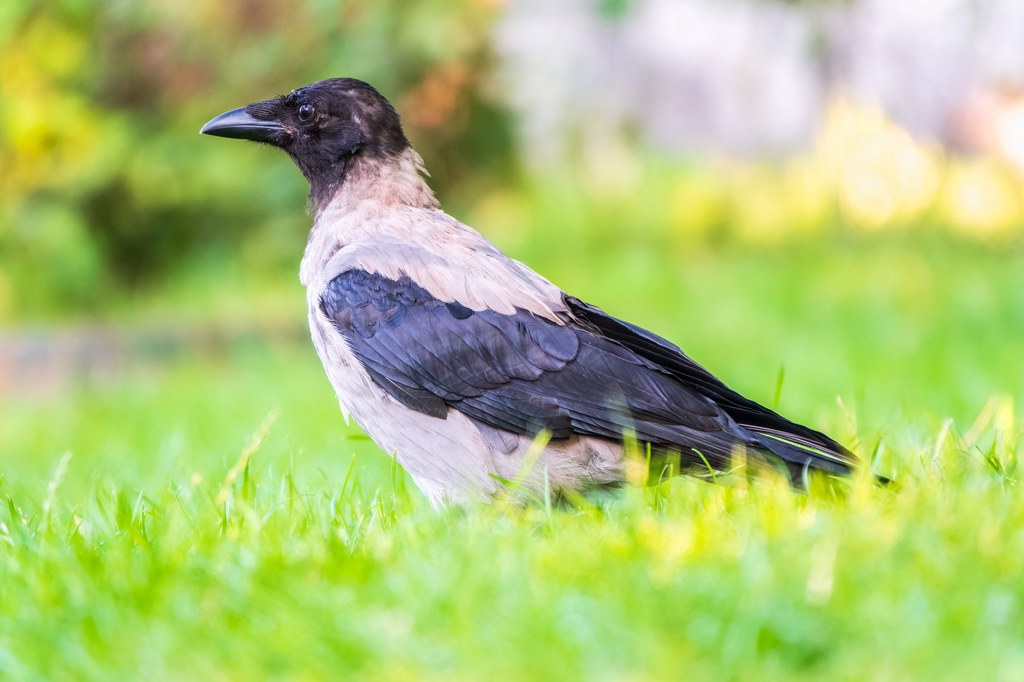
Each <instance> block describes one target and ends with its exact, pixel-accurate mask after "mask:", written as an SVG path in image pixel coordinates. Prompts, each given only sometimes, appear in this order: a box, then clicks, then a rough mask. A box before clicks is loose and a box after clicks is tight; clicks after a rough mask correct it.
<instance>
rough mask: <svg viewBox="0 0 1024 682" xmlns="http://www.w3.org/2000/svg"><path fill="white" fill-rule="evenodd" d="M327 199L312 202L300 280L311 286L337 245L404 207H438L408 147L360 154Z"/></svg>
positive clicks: (365, 235)
mask: <svg viewBox="0 0 1024 682" xmlns="http://www.w3.org/2000/svg"><path fill="white" fill-rule="evenodd" d="M350 164H351V165H350V166H349V168H348V169H347V171H346V173H345V176H344V181H343V182H342V183H341V184H340V186H338V187H337V188H335V189H334V193H333V195H331V196H330V198H329V199H328V200H326V201H316V198H315V197H314V204H313V227H312V229H311V230H310V232H309V241H308V243H307V244H306V251H305V254H304V256H303V259H302V269H301V272H300V279H301V280H302V283H303V284H305V285H306V286H309V284H310V283H311V282H313V281H314V280H315V278H316V274H317V273H319V272H320V271H321V270H322V269H323V267H324V266H325V265H326V264H327V262H328V261H329V260H330V259H331V257H332V256H333V255H334V254H335V253H337V251H338V249H340V248H341V247H343V246H345V245H346V244H349V243H352V242H353V241H356V240H364V239H367V238H368V237H372V232H373V231H374V229H373V228H374V226H375V225H379V226H380V227H386V226H387V221H388V220H389V216H391V217H392V218H393V217H394V215H395V214H397V213H400V212H401V211H402V210H405V209H438V208H440V205H439V204H438V202H437V199H436V198H435V197H434V193H433V191H431V189H430V187H429V186H428V185H427V183H426V181H425V180H424V179H423V176H424V175H425V174H426V170H425V169H424V168H423V159H421V158H420V155H419V154H417V153H416V152H415V151H414V150H413V149H412V148H406V149H405V150H403V151H402V152H400V153H399V154H398V155H397V156H393V157H390V158H387V157H384V158H381V157H359V158H356V159H353V160H352V161H351V162H350Z"/></svg>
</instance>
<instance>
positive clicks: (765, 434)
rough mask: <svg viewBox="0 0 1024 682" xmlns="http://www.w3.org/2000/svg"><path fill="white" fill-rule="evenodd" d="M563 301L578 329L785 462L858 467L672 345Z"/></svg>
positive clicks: (840, 469)
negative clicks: (678, 386)
mask: <svg viewBox="0 0 1024 682" xmlns="http://www.w3.org/2000/svg"><path fill="white" fill-rule="evenodd" d="M563 299H564V301H565V303H566V305H567V306H568V307H569V310H570V311H571V312H572V314H573V316H575V317H576V319H577V320H578V321H579V322H580V323H581V324H583V325H584V326H586V327H588V328H590V329H592V330H593V331H594V332H595V333H598V334H601V335H602V336H604V337H605V338H608V339H611V340H613V341H615V342H616V343H619V344H621V345H623V346H624V347H626V348H629V349H630V350H632V351H633V352H635V353H636V354H637V355H639V356H640V357H642V358H644V359H646V360H648V361H650V362H651V363H652V364H654V365H655V366H657V367H658V368H660V369H661V370H662V371H664V372H665V373H667V374H669V375H670V376H673V377H675V378H676V379H678V380H679V381H681V382H683V383H685V384H687V385H688V386H692V387H693V388H694V389H696V390H697V391H699V392H700V393H701V394H702V395H705V396H707V397H708V398H710V399H711V400H713V401H714V402H715V404H716V405H718V406H719V407H721V408H722V409H723V410H725V412H726V413H727V414H728V415H729V416H730V417H732V418H733V419H734V420H735V421H736V423H738V424H739V425H740V426H743V427H745V428H746V429H749V430H750V431H753V432H754V433H755V434H757V435H758V436H759V439H760V440H761V441H762V443H763V445H764V446H765V447H767V448H768V449H770V450H772V451H773V452H775V453H776V454H778V455H779V456H781V457H782V458H783V459H785V460H786V461H790V462H794V463H804V460H805V459H806V458H807V457H808V455H810V456H811V457H812V461H811V462H810V465H811V466H814V467H817V468H821V469H826V470H829V471H833V472H836V473H848V472H849V469H850V468H851V467H853V466H855V465H856V463H857V456H856V455H854V454H853V453H852V452H850V451H849V450H848V449H846V448H845V447H843V446H842V445H840V444H839V443H837V442H836V441H835V440H833V439H832V438H830V437H828V436H827V435H825V434H824V433H822V432H820V431H815V430H814V429H811V428H808V427H806V426H803V425H802V424H797V423H796V422H792V421H790V420H788V419H786V418H785V417H783V416H782V415H780V414H778V413H776V412H774V411H772V410H770V409H768V408H767V407H765V406H763V405H760V404H758V403H756V402H754V401H753V400H750V399H748V398H744V397H743V396H742V395H740V394H739V393H737V392H736V391H734V390H732V389H731V388H729V387H728V386H726V385H725V384H724V383H722V382H721V381H720V380H719V379H718V378H716V377H715V376H714V375H713V374H711V372H709V371H707V370H706V369H704V368H703V367H701V366H700V365H699V364H697V363H696V362H694V361H693V360H692V359H690V358H689V357H688V356H687V355H686V354H685V353H684V352H683V351H682V349H680V348H679V347H678V346H676V345H675V344H673V343H672V342H670V341H668V340H666V339H664V338H662V337H660V336H658V335H657V334H653V333H651V332H649V331H647V330H646V329H643V328H642V327H638V326H636V325H635V324H630V323H629V322H625V321H623V320H620V319H617V318H615V317H612V316H611V315H609V314H607V313H606V312H604V311H603V310H601V309H600V308H598V307H596V306H592V305H590V304H588V303H584V302H583V301H581V300H579V299H578V298H575V297H573V296H564V297H563Z"/></svg>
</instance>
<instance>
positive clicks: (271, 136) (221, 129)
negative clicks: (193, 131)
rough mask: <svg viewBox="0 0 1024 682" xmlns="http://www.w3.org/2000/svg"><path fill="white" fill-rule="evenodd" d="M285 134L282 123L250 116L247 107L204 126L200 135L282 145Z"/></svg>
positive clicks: (223, 115) (230, 112)
mask: <svg viewBox="0 0 1024 682" xmlns="http://www.w3.org/2000/svg"><path fill="white" fill-rule="evenodd" d="M284 132H285V130H284V126H283V125H281V122H280V121H273V120H271V121H263V120H260V119H258V118H255V117H254V116H252V115H251V114H249V112H247V111H246V110H245V107H239V108H237V109H232V110H231V111H227V112H225V113H223V114H221V115H220V116H218V117H217V118H215V119H213V120H212V121H210V122H209V123H207V124H206V125H204V126H203V128H202V130H200V131H199V134H200V135H215V136H217V137H230V138H233V139H236V140H252V141H254V142H267V143H269V144H275V145H276V144H280V143H281V141H282V139H283V137H284Z"/></svg>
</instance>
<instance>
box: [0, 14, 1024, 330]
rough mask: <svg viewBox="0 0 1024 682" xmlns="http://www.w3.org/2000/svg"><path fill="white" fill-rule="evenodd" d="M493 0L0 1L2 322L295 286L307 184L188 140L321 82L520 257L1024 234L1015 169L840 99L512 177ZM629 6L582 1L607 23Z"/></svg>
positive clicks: (514, 161) (268, 164) (272, 157)
mask: <svg viewBox="0 0 1024 682" xmlns="http://www.w3.org/2000/svg"><path fill="white" fill-rule="evenodd" d="M501 4H502V3H500V2H498V1H497V0H461V1H459V2H447V1H443V0H421V1H418V2H415V3H407V2H401V1H400V0H384V1H379V2H371V1H370V0H352V1H348V2H343V3H334V2H321V1H317V2H310V3H304V4H301V5H293V4H291V3H285V2H283V1H282V0H228V1H227V2H222V3H217V4H214V5H211V4H208V3H200V2H198V1H197V0H184V1H183V2H170V1H169V0H156V1H154V2H148V3H126V2H100V1H99V0H55V1H53V2H49V3H38V2H35V1H33V0H7V1H6V2H5V3H3V6H2V8H0V46H2V48H3V49H2V50H0V86H2V96H0V166H2V168H3V173H2V174H0V320H13V319H27V318H38V317H46V316H49V315H52V314H67V313H68V312H70V311H78V312H79V313H80V314H83V315H94V314H96V313H97V312H98V311H108V310H110V309H111V306H112V305H114V304H116V301H117V300H119V299H123V298H125V297H126V296H131V295H132V294H133V292H136V291H140V290H141V291H146V290H147V289H146V288H145V287H148V286H151V285H153V284H154V283H157V284H162V285H166V284H167V283H168V281H170V282H171V283H172V286H173V283H174V282H176V281H177V280H179V279H181V278H182V277H183V276H184V277H185V278H186V279H187V278H189V277H192V273H193V272H194V271H196V270H197V269H198V270H203V271H206V272H210V273H218V272H219V273H221V276H220V277H216V276H214V277H208V278H206V280H204V281H206V282H210V283H211V284H209V286H211V287H213V286H224V285H225V284H224V281H225V279H227V278H228V277H231V278H235V279H236V280H237V281H236V282H235V284H234V286H235V287H236V288H239V289H244V288H245V287H248V286H254V285H255V284H256V283H260V282H263V281H264V280H266V279H267V278H268V277H269V278H270V279H272V280H274V281H277V282H280V281H281V280H282V278H284V277H287V278H288V279H289V280H290V281H294V274H293V273H294V269H295V262H296V260H297V258H298V254H299V252H300V251H301V248H302V244H303V241H304V238H305V237H304V233H305V228H306V226H307V224H308V219H306V218H304V217H303V216H302V215H301V214H300V213H299V211H298V207H299V206H301V205H302V204H303V201H304V194H305V190H306V187H305V183H304V182H303V180H302V179H301V177H300V176H299V174H298V173H297V172H296V171H295V169H294V168H292V166H291V164H290V163H289V162H288V160H287V159H286V158H285V157H284V156H283V155H280V154H270V153H267V152H266V151H265V150H261V149H256V148H255V147H254V146H253V145H243V144H227V143H223V142H221V141H215V140H210V139H204V138H200V137H199V136H198V135H197V134H196V133H197V130H198V128H199V127H200V126H201V125H202V123H203V122H205V121H206V120H208V119H209V118H211V117H213V116H214V115H216V114H218V113H220V112H222V111H224V110H226V109H228V108H232V107H235V106H239V105H241V104H244V103H247V102H250V101H253V100H256V99H261V98H264V97H268V96H270V95H272V94H275V93H281V92H287V91H289V90H291V89H292V88H294V87H297V86H299V85H301V84H305V83H308V82H311V81H313V80H317V79H320V78H325V77H331V76H339V75H348V76H354V77H358V78H362V79H364V80H367V81H369V82H371V83H373V84H374V85H376V86H377V87H378V88H379V89H380V90H381V91H382V92H383V93H384V94H385V95H386V96H388V97H389V98H390V99H391V100H392V101H394V102H395V104H396V105H397V107H398V109H399V111H400V112H401V113H402V114H403V119H404V122H405V124H406V127H407V130H408V132H409V136H410V138H411V139H412V141H413V143H414V145H415V146H416V147H417V149H418V150H419V151H420V152H421V154H422V155H423V156H424V158H425V159H426V160H427V165H428V167H429V168H430V170H431V172H432V173H433V177H432V180H431V183H432V185H433V186H434V187H435V189H436V190H437V191H438V194H439V195H440V196H441V199H442V201H443V202H444V204H445V205H446V207H448V209H449V210H450V211H451V212H452V213H454V214H455V215H456V216H458V217H460V218H462V219H464V220H466V221H467V222H470V223H471V224H473V225H474V226H476V227H478V228H480V229H482V230H483V231H485V232H486V233H487V234H489V235H492V236H494V237H495V238H496V239H497V240H498V241H499V243H500V244H501V245H502V246H503V247H505V248H509V249H511V250H512V251H513V252H515V253H516V255H519V256H521V257H522V256H524V255H525V254H524V253H523V252H522V251H519V250H517V249H521V248H522V246H523V244H524V242H525V241H527V240H529V239H531V238H532V237H531V236H530V235H531V234H535V233H537V232H538V231H539V232H540V233H544V234H546V233H549V232H557V233H559V234H560V235H561V237H562V240H561V241H560V242H559V245H561V246H563V247H564V245H565V244H567V243H571V244H573V245H574V246H575V247H576V248H587V245H588V244H597V243H601V244H603V245H604V246H606V247H607V246H614V245H615V244H616V243H618V242H621V241H622V240H624V239H628V240H632V241H634V242H637V243H641V244H652V243H654V244H664V243H668V244H675V245H683V246H686V245H692V244H693V243H695V242H720V241H722V240H737V241H742V242H753V243H765V242H779V241H783V240H790V239H793V238H798V239H799V238H803V237H806V236H808V235H813V234H841V233H843V232H846V231H858V230H866V231H876V230H880V229H887V230H892V229H910V228H924V229H935V228H939V229H948V230H950V231H954V232H959V233H963V234H966V235H969V236H970V237H971V238H972V239H977V240H979V241H981V242H985V243H995V244H997V245H1000V246H1005V245H1007V244H1013V243H1016V242H1019V240H1020V237H1021V235H1022V234H1024V229H1022V226H1024V199H1022V196H1024V195H1022V187H1024V184H1022V173H1024V171H1022V169H1020V168H1017V167H1014V166H1013V165H1012V164H1011V163H1008V162H1007V161H1005V160H1000V159H997V158H989V157H978V158H974V159H961V158H955V157H952V156H950V155H949V154H948V153H947V152H946V151H944V150H943V149H941V148H940V147H938V146H937V145H935V144H932V143H929V142H928V141H926V140H918V139H915V138H913V137H912V136H911V135H909V134H908V133H907V132H906V131H905V130H903V129H902V128H900V127H898V126H896V125H895V124H893V123H892V122H891V121H890V120H889V119H887V118H886V116H885V115H884V114H883V113H882V112H881V111H878V110H874V109H870V108H865V107H862V106H861V107H858V106H854V105H852V104H850V103H848V102H846V101H844V100H842V99H841V98H837V99H835V100H834V101H833V103H832V105H831V106H830V107H829V109H828V111H827V113H826V116H825V118H824V120H823V123H822V126H821V129H820V131H819V134H818V136H817V140H816V142H815V144H814V145H813V147H812V148H811V149H809V150H807V151H806V152H805V153H802V154H800V155H797V156H796V157H794V158H790V159H783V160H773V161H765V162H740V161H736V160H730V159H725V158H705V159H701V160H682V159H679V158H677V157H666V156H664V155H663V154H661V153H660V152H659V151H658V150H649V149H648V150H642V149H638V148H637V146H636V145H630V144H625V143H623V144H601V145H586V144H580V145H578V147H576V149H575V151H574V153H573V154H572V155H571V157H572V158H570V159H569V160H568V161H566V163H565V164H564V165H563V166H562V167H557V168H535V169H532V171H531V172H530V173H529V174H521V173H519V172H517V171H518V168H519V163H520V154H518V153H517V148H516V146H515V144H514V142H513V128H514V126H513V124H514V121H512V120H511V118H510V114H509V113H508V111H507V110H506V109H504V108H503V106H502V105H501V104H500V103H498V101H499V100H500V96H499V95H500V93H499V92H497V86H496V85H495V83H496V82H497V81H496V78H495V77H494V76H493V75H492V73H491V71H492V69H491V67H492V62H493V61H494V56H493V54H492V50H491V42H490V41H491V33H492V32H491V26H492V24H493V22H494V21H495V20H496V19H497V18H498V17H499V10H500V6H501ZM626 4H627V3H622V2H601V3H597V4H596V5H595V11H599V12H602V13H603V14H604V15H605V16H606V17H607V18H609V19H611V20H614V18H615V17H616V16H618V15H619V14H620V13H621V11H622V10H623V8H624V7H625V6H626ZM523 156H525V155H523ZM552 188H555V190H556V191H557V193H558V197H557V201H555V202H554V203H553V202H552V201H551V195H552ZM627 228H628V229H627ZM551 246H552V247H555V246H557V245H555V244H551ZM545 253H546V252H544V251H539V252H531V253H530V254H529V255H530V258H531V259H534V258H538V259H541V260H543V259H544V257H545ZM193 279H194V278H193ZM217 282H220V283H217ZM165 288H166V287H165Z"/></svg>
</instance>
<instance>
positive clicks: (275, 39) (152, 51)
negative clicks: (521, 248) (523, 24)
mask: <svg viewBox="0 0 1024 682" xmlns="http://www.w3.org/2000/svg"><path fill="white" fill-rule="evenodd" d="M492 14H493V10H492V8H491V7H489V6H488V3H486V2H474V1H472V0H467V1H465V2H449V1H447V0H428V1H427V2H418V3H415V4H414V5H407V3H404V2H401V1H400V0H387V1H384V2H380V1H370V0H357V1H353V2H344V3H340V4H339V3H334V2H311V3H304V4H301V5H299V4H293V3H286V2H280V1H276V0H228V1H227V2H219V3H213V4H211V3H204V2H198V1H196V0H187V1H185V2H170V1H169V0H157V1H155V2H146V3H130V2H106V1H100V0H56V1H55V2H47V3H39V2H36V1H35V0H7V1H6V2H4V3H3V7H2V8H0V47H2V49H0V79H2V89H3V95H2V98H0V166H2V167H3V169H4V170H3V173H2V178H0V206H2V208H0V253H2V254H3V256H2V259H0V319H3V318H4V317H10V316H11V315H12V314H14V313H15V312H21V313H26V312H28V311H33V310H35V309H37V308H49V307H53V306H55V305H56V306H57V307H58V308H70V307H82V306H85V307H86V308H89V307H92V308H95V307H98V306H101V305H102V304H103V300H102V299H103V297H105V296H106V295H107V294H109V293H110V292H111V291H114V290H117V289H123V288H125V287H130V286H133V285H136V284H140V283H144V282H146V281H147V280H152V279H154V278H160V277H162V276H163V275H165V274H166V273H168V272H170V271H173V270H175V269H176V268H178V267H179V266H180V265H181V264H182V263H188V262H189V261H190V259H192V258H194V257H196V256H197V254H201V253H202V254H207V255H209V254H217V253H218V252H222V255H223V252H228V251H231V250H235V249H236V248H239V243H241V242H244V247H242V251H243V254H242V257H243V258H247V259H249V262H247V266H248V267H250V268H252V269H255V270H261V269H265V268H273V267H275V266H277V265H280V264H281V261H282V260H285V261H287V262H288V263H289V264H291V263H292V261H293V260H294V251H293V250H292V249H290V248H289V249H281V248H280V246H281V245H282V244H288V245H289V246H290V245H291V244H292V243H293V241H292V237H291V233H292V232H296V231H301V228H302V221H301V218H300V217H298V212H297V210H296V208H297V207H298V206H301V205H302V201H303V199H302V194H303V193H304V183H302V182H301V179H300V178H297V177H293V176H294V171H293V170H292V169H290V168H289V167H288V164H287V161H286V160H285V159H284V158H276V157H271V156H269V155H267V156H258V157H257V155H256V154H255V153H253V152H251V150H247V149H245V148H244V145H223V144H214V143H211V141H210V140H207V139H200V138H199V137H198V135H197V134H196V133H197V131H198V128H199V127H200V126H201V125H202V123H203V122H205V121H206V120H208V119H209V118H211V117H213V116H214V115H216V114H218V113H220V112H221V111H224V110H225V109H227V108H231V107H234V106H238V105H241V104H244V103H247V102H249V101H252V100H255V99H261V98H264V97H267V96H271V95H273V94H275V93H281V92H287V91H289V90H291V89H293V88H294V87H297V86H299V85H302V84H305V83H307V82H311V81H313V80H317V79H320V78H325V77H331V76H339V75H348V76H354V77H359V78H362V79H365V80H367V81H370V82H372V83H373V84H374V85H376V86H377V87H378V88H380V90H381V91H382V92H384V93H385V94H386V95H387V96H388V97H389V98H391V99H392V100H393V101H395V102H396V104H398V105H399V107H400V109H401V110H403V111H406V112H410V113H409V115H408V116H407V117H406V124H407V127H408V129H409V132H410V136H411V137H412V138H413V139H414V141H415V142H416V144H417V146H418V147H419V148H420V149H421V150H422V151H423V152H424V153H425V154H427V155H429V156H430V157H431V160H432V166H433V167H434V168H435V169H436V170H437V172H438V175H439V176H440V177H443V178H444V179H445V180H446V182H448V183H459V182H462V181H464V180H472V179H475V178H486V177H492V176H493V175H494V174H495V173H497V172H500V170H501V169H502V168H504V167H507V166H508V163H507V158H508V155H509V153H510V144H509V135H508V133H507V131H508V124H507V121H506V120H505V116H504V114H503V113H502V112H501V111H500V110H499V109H498V108H496V107H494V106H493V105H490V104H488V103H487V102H486V101H485V100H484V99H483V98H482V97H481V96H480V95H479V94H478V92H477V90H478V85H479V80H478V74H479V73H480V72H481V70H483V69H486V68H487V65H488V63H489V61H490V55H489V52H488V45H487V42H486V37H487V35H488V30H487V28H488V25H489V21H490V19H491V16H492ZM482 131H486V134H483V132H482ZM455 142H457V143H458V144H457V145H456V144H454V143H455ZM257 158H259V159H260V160H261V161H259V162H257V160H256V159H257ZM481 171H484V172H483V173H481ZM297 236H298V238H299V239H301V232H298V235H297ZM218 257H219V256H216V255H214V256H213V258H214V260H216V258H218Z"/></svg>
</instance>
